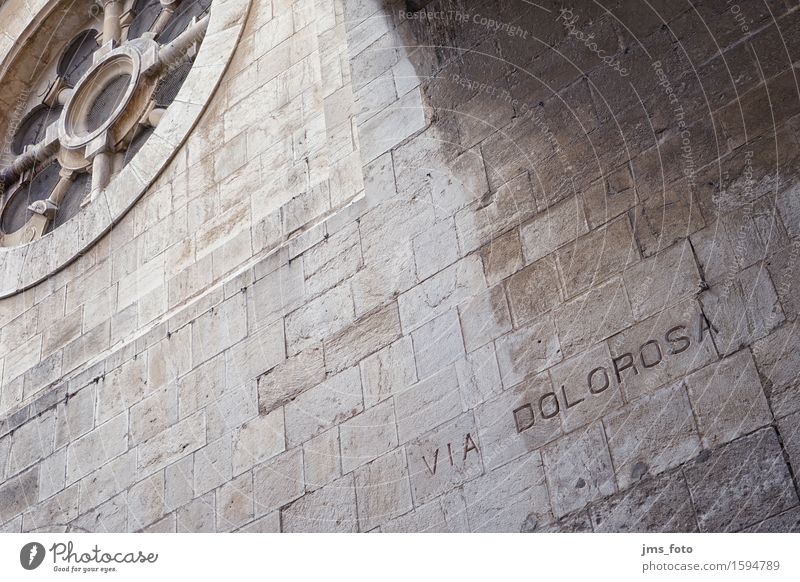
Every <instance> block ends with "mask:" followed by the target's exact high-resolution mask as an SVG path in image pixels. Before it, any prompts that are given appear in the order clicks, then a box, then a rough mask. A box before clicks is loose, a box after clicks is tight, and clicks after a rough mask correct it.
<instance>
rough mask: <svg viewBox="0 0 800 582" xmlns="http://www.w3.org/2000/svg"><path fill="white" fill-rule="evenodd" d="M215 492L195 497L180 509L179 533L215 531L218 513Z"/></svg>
mask: <svg viewBox="0 0 800 582" xmlns="http://www.w3.org/2000/svg"><path fill="white" fill-rule="evenodd" d="M215 508H216V503H215V499H214V492H213V491H211V492H209V493H206V494H205V495H203V496H202V497H197V498H195V499H193V500H192V501H191V502H190V503H188V504H187V505H184V506H183V507H181V508H180V509H179V510H178V533H184V532H185V533H190V532H191V533H213V532H214V531H216V528H215V527H214V517H215V514H216V509H215Z"/></svg>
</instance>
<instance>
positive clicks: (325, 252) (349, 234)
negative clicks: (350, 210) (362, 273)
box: [292, 222, 364, 297]
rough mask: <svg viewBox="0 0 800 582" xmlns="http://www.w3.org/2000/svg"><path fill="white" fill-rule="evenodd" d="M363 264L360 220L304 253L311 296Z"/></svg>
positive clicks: (303, 261)
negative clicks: (359, 231)
mask: <svg viewBox="0 0 800 582" xmlns="http://www.w3.org/2000/svg"><path fill="white" fill-rule="evenodd" d="M298 263H299V261H298ZM292 264H294V263H292ZM363 264H364V259H363V257H362V256H361V238H360V237H359V233H358V224H357V223H355V222H353V223H351V224H349V225H347V226H346V227H344V228H343V229H342V230H340V231H339V232H337V233H335V234H333V235H332V236H330V237H328V238H327V239H325V240H324V241H322V242H321V243H319V244H317V245H315V246H313V247H311V248H310V249H309V250H307V251H306V252H305V253H303V260H302V265H303V272H304V275H305V285H306V289H307V292H308V294H309V296H312V297H313V296H315V295H318V294H320V293H323V292H325V291H327V290H328V289H330V288H331V287H333V286H335V285H338V284H339V283H340V282H341V281H344V280H345V279H347V278H348V277H350V276H352V275H353V274H355V272H356V271H358V269H360V268H361V267H362V266H363Z"/></svg>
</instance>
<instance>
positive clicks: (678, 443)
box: [603, 383, 700, 489]
mask: <svg viewBox="0 0 800 582" xmlns="http://www.w3.org/2000/svg"><path fill="white" fill-rule="evenodd" d="M603 424H604V425H605V427H606V435H607V436H608V448H609V450H610V451H611V458H612V460H613V461H614V468H615V470H616V473H617V482H618V483H619V487H620V489H625V488H626V487H629V486H631V485H633V484H634V483H636V482H637V481H639V480H641V479H643V478H645V477H646V476H648V475H658V474H659V473H662V472H664V471H666V470H668V469H672V468H673V467H677V466H678V465H680V464H681V463H683V462H684V461H687V460H688V459H691V458H692V457H694V456H695V455H697V453H699V452H700V439H699V437H698V434H697V427H696V426H695V422H694V418H693V416H692V408H691V406H690V405H689V398H688V396H687V395H686V389H685V388H684V386H683V384H682V383H678V384H674V385H672V386H667V387H665V388H661V389H660V390H657V391H656V392H653V393H652V394H649V395H647V396H643V397H642V398H638V399H637V400H634V401H633V402H631V403H630V404H628V405H627V406H625V407H624V408H622V409H621V410H618V411H617V412H615V413H613V414H610V415H609V416H608V417H606V418H605V419H604V420H603Z"/></svg>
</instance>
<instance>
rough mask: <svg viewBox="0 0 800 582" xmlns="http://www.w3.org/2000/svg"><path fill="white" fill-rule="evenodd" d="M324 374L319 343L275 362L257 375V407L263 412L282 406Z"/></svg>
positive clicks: (320, 378) (317, 381)
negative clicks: (275, 363) (260, 374)
mask: <svg viewBox="0 0 800 582" xmlns="http://www.w3.org/2000/svg"><path fill="white" fill-rule="evenodd" d="M324 378H325V360H324V358H323V351H322V346H321V345H319V344H317V345H315V346H312V347H310V348H309V349H307V350H305V351H302V352H300V353H299V354H297V355H295V356H292V357H290V358H289V359H288V360H286V361H285V362H283V363H282V364H279V365H277V366H275V367H274V368H273V369H272V370H269V371H268V372H267V373H265V374H264V375H263V376H261V377H260V378H259V379H258V408H259V411H260V412H261V413H262V414H264V413H268V412H271V411H273V410H275V409H276V408H278V407H280V406H283V405H284V404H286V403H287V402H289V401H291V400H292V399H294V398H295V397H296V396H297V395H298V394H300V393H302V392H304V391H305V390H308V389H309V388H312V387H314V386H316V385H317V384H319V383H320V382H322V380H323V379H324Z"/></svg>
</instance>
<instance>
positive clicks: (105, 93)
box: [0, 0, 211, 246]
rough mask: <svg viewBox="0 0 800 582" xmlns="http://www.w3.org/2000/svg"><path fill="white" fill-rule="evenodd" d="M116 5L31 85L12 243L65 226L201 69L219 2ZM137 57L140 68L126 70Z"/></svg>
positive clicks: (10, 180)
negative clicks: (199, 57)
mask: <svg viewBox="0 0 800 582" xmlns="http://www.w3.org/2000/svg"><path fill="white" fill-rule="evenodd" d="M108 6H110V7H111V8H107V9H106V11H105V12H104V13H101V14H99V15H98V17H97V19H96V21H95V22H94V23H90V24H91V25H90V26H84V27H83V29H81V30H76V31H75V32H74V34H73V35H72V36H70V37H69V39H68V40H67V41H66V42H65V43H64V46H63V48H62V50H61V52H60V55H59V56H58V59H57V60H55V61H54V62H55V66H54V67H51V68H49V69H45V72H44V73H43V74H42V76H41V77H42V78H39V79H35V80H34V82H33V83H31V86H32V87H37V88H40V89H39V90H37V91H32V92H31V95H30V97H29V99H28V102H27V103H26V104H25V107H24V108H23V109H24V110H26V111H27V114H25V115H24V116H23V117H22V121H21V122H20V123H18V124H17V125H16V126H15V127H14V128H13V133H12V135H11V136H9V139H7V140H6V141H7V142H8V145H7V147H6V148H5V150H6V151H5V152H4V156H3V159H4V162H3V163H2V164H0V189H2V191H1V192H0V245H2V246H13V245H18V244H24V243H28V242H31V241H33V240H35V239H36V238H39V237H41V236H43V235H45V234H47V233H48V232H50V231H52V230H53V229H54V228H57V227H59V226H61V225H63V224H65V223H66V222H67V221H68V220H69V219H70V218H71V217H72V216H74V215H75V214H77V213H78V212H79V211H80V210H81V208H82V207H83V206H85V205H87V204H90V203H91V202H92V200H93V198H94V197H95V195H96V194H97V193H98V192H99V191H101V190H102V189H104V188H105V187H106V186H107V185H108V183H109V181H110V180H112V179H113V177H114V176H115V175H116V173H117V172H119V171H120V170H121V169H122V168H123V167H124V166H125V165H126V164H127V163H128V162H130V161H131V159H133V157H134V156H135V155H136V152H138V151H139V149H140V148H141V147H142V146H143V145H144V144H145V143H146V141H147V139H148V138H149V137H150V136H151V135H152V133H153V130H154V129H155V127H156V126H157V125H158V122H159V120H160V119H161V117H162V116H163V114H164V112H165V111H166V110H167V108H168V107H169V106H170V105H171V104H172V102H173V101H174V100H175V98H176V96H177V94H178V91H179V90H180V87H181V85H182V84H183V82H184V81H185V80H186V78H187V76H188V74H189V71H190V70H191V67H192V64H193V62H194V58H195V55H196V54H197V50H198V49H199V45H200V43H201V42H202V39H203V36H204V35H205V30H206V27H207V24H208V13H209V10H210V7H211V0H180V1H177V2H176V1H169V2H168V1H164V2H162V1H160V0H127V1H125V2H117V3H111V4H109V5H108ZM118 54H119V57H117V55H118ZM153 55H155V56H153ZM126 56H130V57H131V58H128V60H127V61H126V60H125V58H124V57H126ZM134 56H135V60H134V59H133V58H132V57H134ZM106 61H107V63H106ZM131 62H135V63H137V64H138V66H139V69H137V70H136V71H135V73H136V74H134V73H133V72H131V71H130V70H129V69H128V68H125V67H130V66H132V65H130V63H131ZM104 69H108V71H105V70H104ZM117 69H118V70H117ZM65 128H66V130H65ZM71 134H75V135H77V136H78V139H75V137H74V135H71ZM82 135H85V136H87V139H86V140H83V141H81V139H79V138H80V137H81V136H82ZM84 142H85V143H84Z"/></svg>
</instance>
